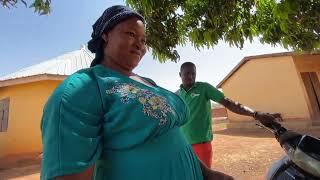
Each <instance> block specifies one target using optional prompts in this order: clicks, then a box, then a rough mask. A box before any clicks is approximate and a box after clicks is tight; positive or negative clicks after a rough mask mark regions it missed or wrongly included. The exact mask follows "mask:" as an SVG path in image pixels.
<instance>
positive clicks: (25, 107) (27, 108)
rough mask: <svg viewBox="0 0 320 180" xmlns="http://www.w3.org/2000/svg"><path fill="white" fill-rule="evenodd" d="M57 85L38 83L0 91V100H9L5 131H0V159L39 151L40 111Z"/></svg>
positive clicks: (52, 82) (47, 82)
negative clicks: (10, 155) (7, 98)
mask: <svg viewBox="0 0 320 180" xmlns="http://www.w3.org/2000/svg"><path fill="white" fill-rule="evenodd" d="M59 83H60V81H40V82H34V83H28V84H21V85H15V86H9V87H1V88H0V99H3V98H6V97H9V98H10V105H9V119H8V129H7V132H0V157H3V156H6V155H9V154H24V153H32V152H41V149H42V145H41V133H40V121H41V116H42V109H43V106H44V104H45V103H46V101H47V99H48V97H49V95H50V94H51V93H52V91H53V90H54V89H55V87H56V86H57V85H58V84H59Z"/></svg>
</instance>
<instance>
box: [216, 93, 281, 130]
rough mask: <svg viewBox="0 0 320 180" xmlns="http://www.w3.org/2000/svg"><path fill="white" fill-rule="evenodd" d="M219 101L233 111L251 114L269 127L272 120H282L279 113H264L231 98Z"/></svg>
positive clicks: (246, 114)
mask: <svg viewBox="0 0 320 180" xmlns="http://www.w3.org/2000/svg"><path fill="white" fill-rule="evenodd" d="M219 103H220V104H222V105H223V106H225V107H226V108H227V109H229V110H230V111H232V112H234V113H237V114H240V115H245V116H251V117H253V118H254V119H256V120H259V121H260V123H262V124H263V125H264V126H266V127H269V128H272V123H273V122H274V120H276V119H278V120H280V121H281V120H282V117H281V114H280V113H264V112H260V111H254V110H252V109H251V108H249V107H246V106H244V105H242V104H240V103H238V102H235V101H232V100H231V99H229V98H226V97H224V98H223V99H221V100H220V101H219Z"/></svg>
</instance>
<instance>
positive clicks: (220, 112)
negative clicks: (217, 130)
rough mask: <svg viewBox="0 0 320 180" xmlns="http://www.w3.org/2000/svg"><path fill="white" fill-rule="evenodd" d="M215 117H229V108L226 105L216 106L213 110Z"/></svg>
mask: <svg viewBox="0 0 320 180" xmlns="http://www.w3.org/2000/svg"><path fill="white" fill-rule="evenodd" d="M211 112H212V117H213V118H223V117H227V110H226V108H225V107H215V108H213V109H212V110H211Z"/></svg>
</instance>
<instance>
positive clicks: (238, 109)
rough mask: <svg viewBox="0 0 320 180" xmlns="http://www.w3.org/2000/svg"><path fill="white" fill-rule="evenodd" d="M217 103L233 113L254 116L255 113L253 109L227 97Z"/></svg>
mask: <svg viewBox="0 0 320 180" xmlns="http://www.w3.org/2000/svg"><path fill="white" fill-rule="evenodd" d="M219 103H220V104H222V105H223V106H224V107H226V108H227V109H229V110H230V111H232V112H234V113H237V114H241V115H245V116H251V117H254V115H255V111H254V110H252V109H250V108H249V107H246V106H244V105H242V104H240V103H239V102H235V101H232V100H231V99H229V98H226V97H224V98H223V99H222V100H221V101H220V102H219Z"/></svg>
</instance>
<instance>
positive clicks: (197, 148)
mask: <svg viewBox="0 0 320 180" xmlns="http://www.w3.org/2000/svg"><path fill="white" fill-rule="evenodd" d="M192 148H193V151H194V152H195V153H196V155H197V156H198V158H199V159H200V160H201V161H202V162H203V163H204V164H205V165H207V166H208V167H209V168H211V164H212V146H211V142H205V143H200V144H192Z"/></svg>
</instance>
